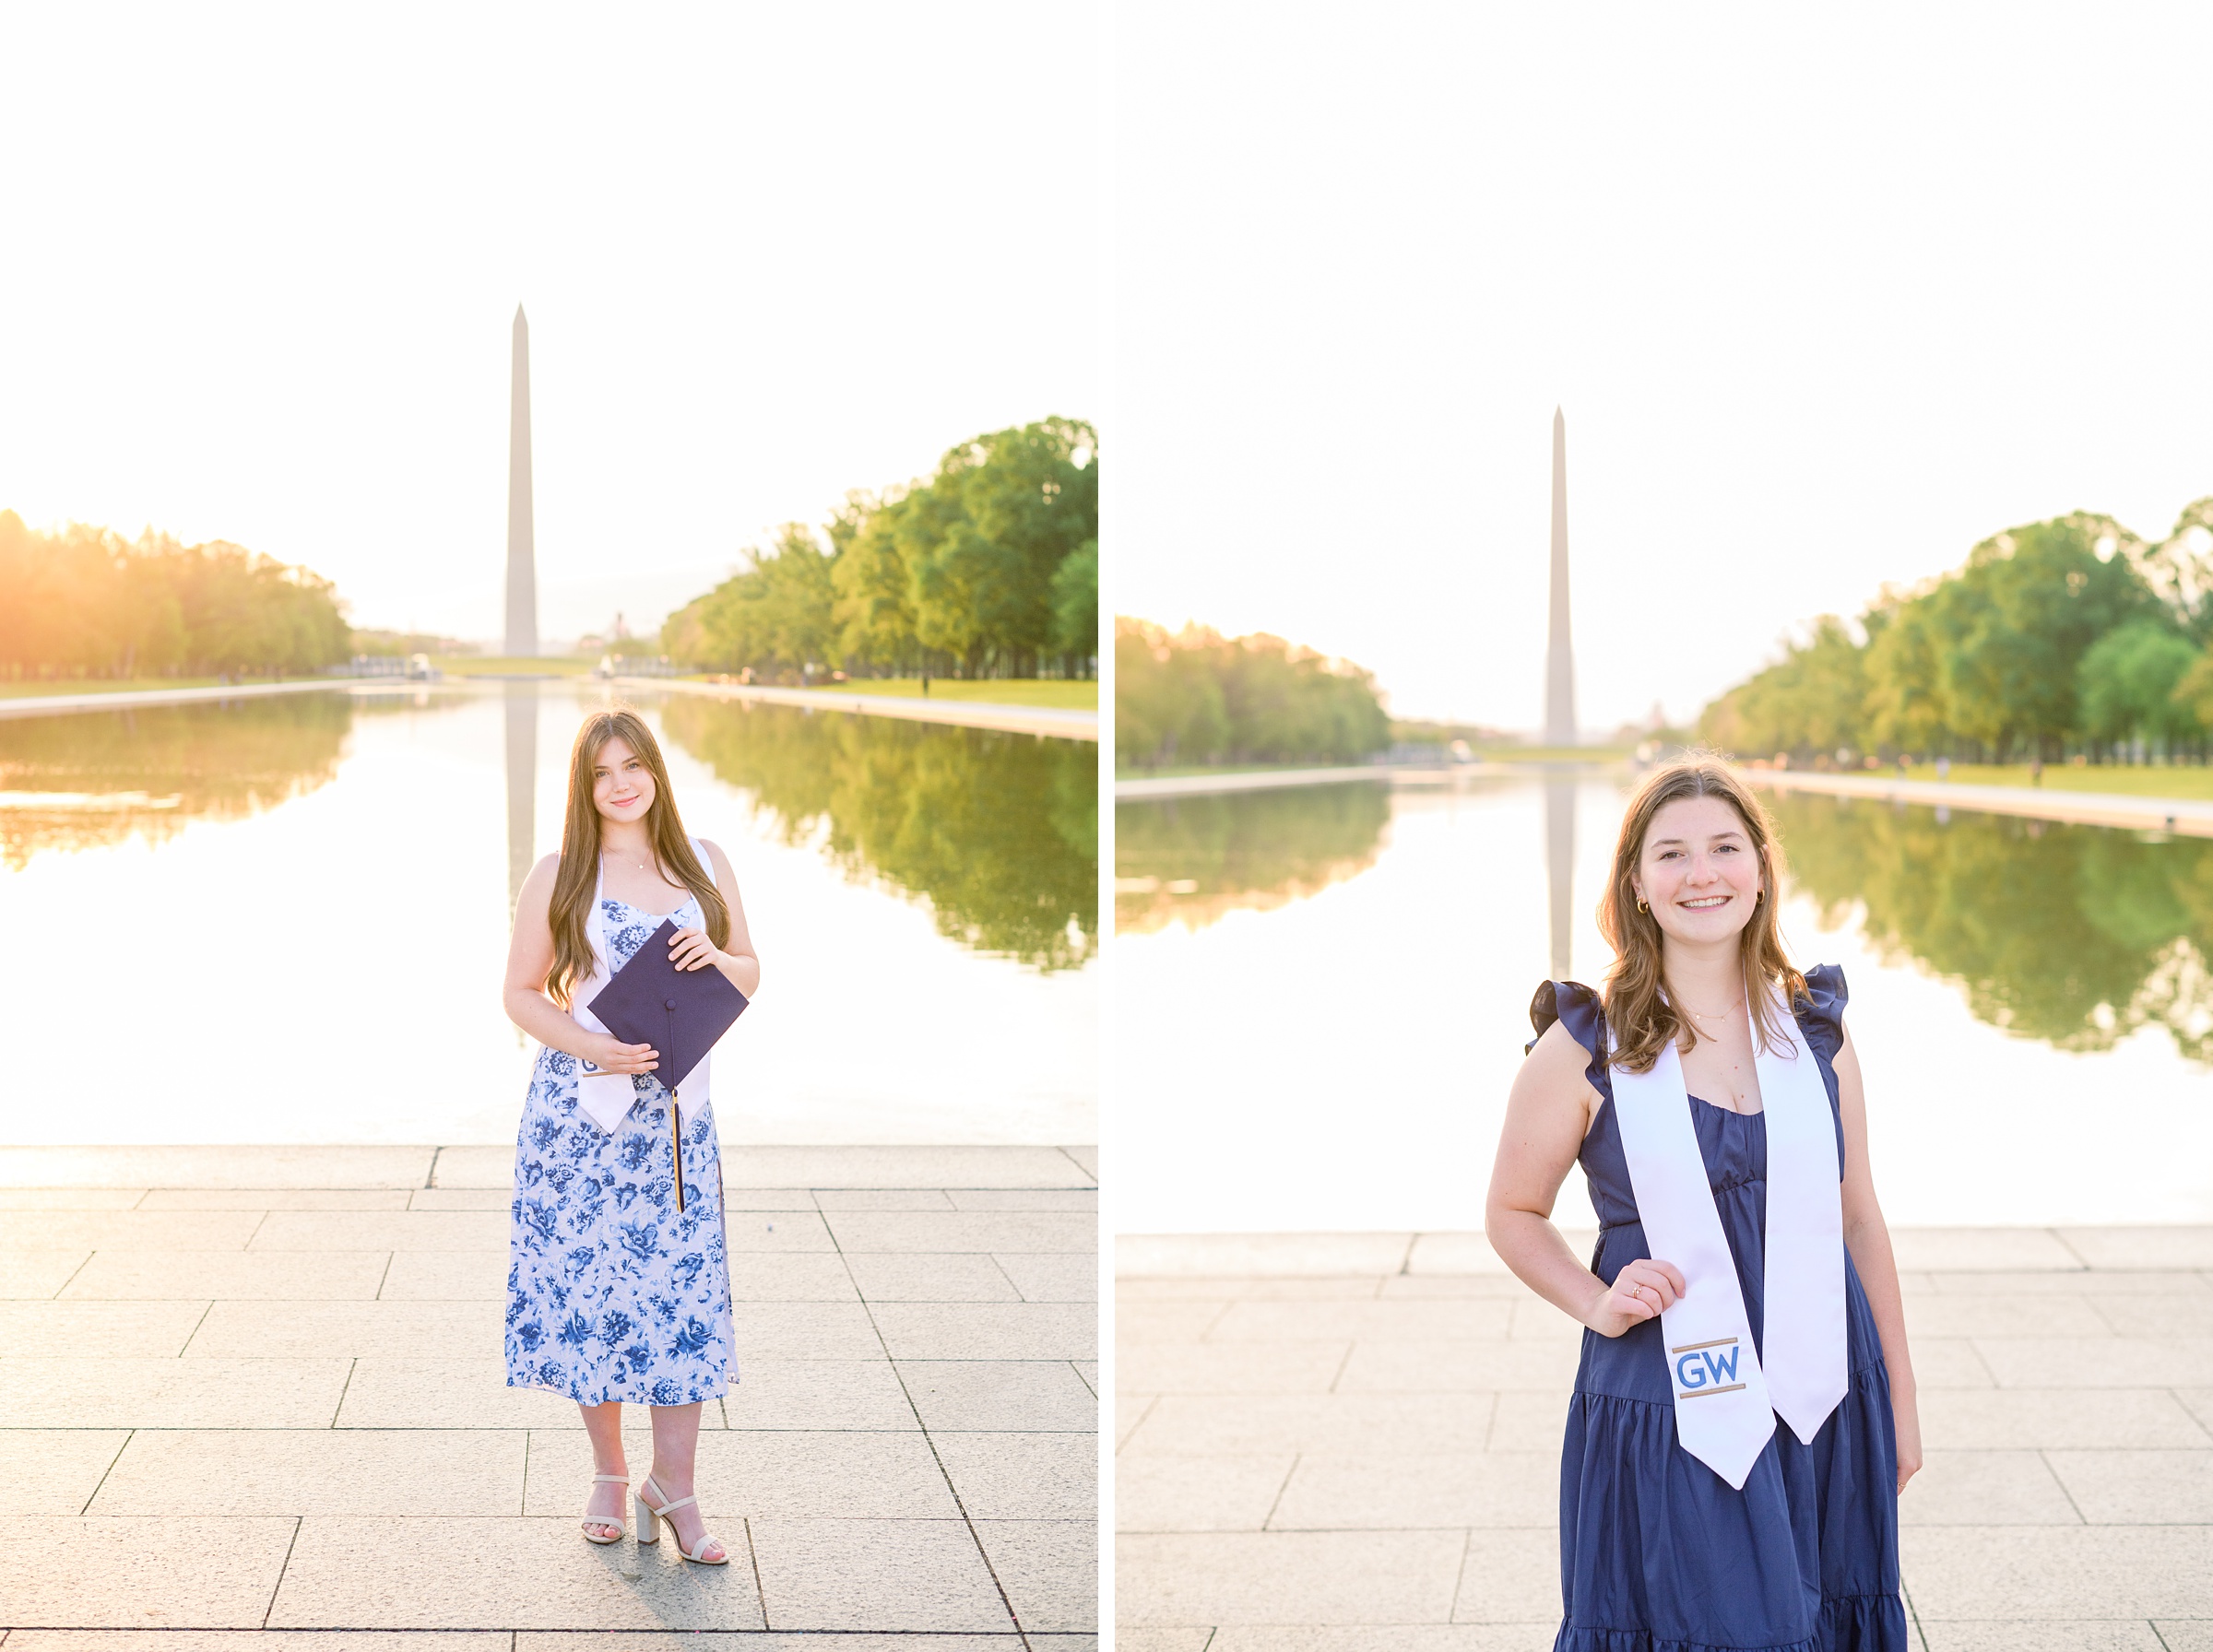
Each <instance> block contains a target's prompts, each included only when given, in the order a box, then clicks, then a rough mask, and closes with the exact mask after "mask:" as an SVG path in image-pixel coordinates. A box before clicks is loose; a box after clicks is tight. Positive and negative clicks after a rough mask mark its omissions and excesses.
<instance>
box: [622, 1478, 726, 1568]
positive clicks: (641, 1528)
mask: <svg viewBox="0 0 2213 1652" xmlns="http://www.w3.org/2000/svg"><path fill="white" fill-rule="evenodd" d="M647 1486H652V1487H653V1489H654V1491H655V1492H656V1493H657V1494H659V1495H660V1496H661V1497H662V1498H663V1499H664V1501H663V1502H662V1504H661V1506H660V1507H658V1508H656V1507H654V1506H653V1504H650V1503H648V1502H646V1501H645V1488H646V1487H647ZM634 1495H635V1496H636V1498H637V1500H638V1541H639V1542H641V1543H657V1542H659V1541H660V1540H661V1525H660V1523H661V1522H662V1521H663V1520H669V1515H670V1514H671V1513H673V1512H674V1511H675V1510H677V1509H680V1508H681V1507H683V1506H684V1504H687V1503H697V1502H698V1501H699V1499H698V1498H697V1497H679V1498H678V1499H677V1500H676V1501H675V1502H674V1503H669V1502H667V1501H665V1499H666V1498H667V1495H668V1493H665V1492H662V1491H661V1488H660V1486H659V1484H658V1483H657V1481H655V1480H654V1478H653V1476H652V1475H650V1474H648V1475H647V1476H646V1477H645V1480H644V1481H643V1482H641V1483H640V1485H639V1486H638V1489H637V1491H636V1493H634ZM675 1529H676V1522H675V1521H673V1520H669V1530H670V1531H674V1530H675ZM716 1541H717V1539H716V1538H714V1537H712V1536H709V1535H706V1534H704V1533H703V1534H702V1535H701V1537H700V1540H699V1547H698V1548H696V1549H687V1548H685V1547H684V1540H683V1539H682V1538H681V1537H679V1538H678V1539H677V1540H676V1552H678V1553H679V1554H680V1555H682V1556H683V1557H684V1558H685V1559H686V1560H688V1561H690V1562H692V1563H693V1564H694V1565H700V1566H727V1565H728V1564H729V1563H730V1555H729V1551H728V1549H725V1550H724V1551H723V1552H722V1556H721V1558H720V1559H718V1560H708V1559H705V1558H704V1556H705V1554H706V1552H707V1545H708V1544H709V1543H712V1542H716Z"/></svg>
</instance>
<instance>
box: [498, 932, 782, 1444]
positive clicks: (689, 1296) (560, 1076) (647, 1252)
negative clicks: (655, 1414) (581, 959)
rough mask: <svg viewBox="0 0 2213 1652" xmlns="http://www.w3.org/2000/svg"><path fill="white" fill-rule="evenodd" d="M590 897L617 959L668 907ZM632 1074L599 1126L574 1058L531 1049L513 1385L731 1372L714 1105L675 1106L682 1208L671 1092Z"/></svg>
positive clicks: (622, 1388)
mask: <svg viewBox="0 0 2213 1652" xmlns="http://www.w3.org/2000/svg"><path fill="white" fill-rule="evenodd" d="M693 905H694V903H692V902H686V903H685V904H684V905H683V906H680V907H679V908H678V909H677V911H678V913H680V914H685V916H684V917H683V918H681V919H680V926H683V925H684V924H696V923H698V922H699V921H700V919H699V916H698V914H697V913H696V912H695V911H693V910H692V908H693ZM600 910H601V912H602V913H603V914H604V915H605V917H606V919H607V925H606V933H607V946H608V963H609V967H610V968H612V969H621V967H622V966H623V965H624V964H626V963H628V962H630V960H631V958H632V956H633V954H635V953H636V951H637V950H638V949H639V948H640V947H642V946H644V945H645V940H646V938H647V937H649V936H650V935H652V934H653V932H654V931H655V930H656V929H657V928H659V927H660V926H661V923H662V921H663V920H662V918H661V917H657V916H655V915H654V914H650V913H645V912H641V911H640V910H639V909H638V908H637V907H634V906H633V905H631V904H630V903H628V902H624V901H610V900H605V899H603V900H602V901H601V902H600ZM631 1084H632V1088H633V1090H634V1091H636V1094H635V1097H634V1099H633V1101H632V1102H631V1105H630V1112H629V1114H628V1115H625V1116H624V1118H623V1119H622V1121H621V1124H619V1125H618V1126H617V1127H615V1128H614V1129H613V1130H611V1131H610V1130H602V1129H601V1128H600V1127H598V1125H597V1124H595V1123H593V1122H592V1119H591V1117H590V1115H587V1114H586V1113H585V1112H584V1111H583V1110H582V1109H581V1108H580V1107H579V1106H578V1105H577V1100H576V1057H575V1056H570V1055H566V1054H564V1053H562V1051H560V1050H553V1049H541V1050H539V1051H538V1064H537V1066H536V1067H535V1068H533V1069H532V1070H531V1075H530V1091H529V1095H528V1097H527V1099H526V1100H525V1102H524V1103H523V1121H522V1127H521V1128H520V1129H519V1130H518V1131H517V1132H516V1135H515V1203H514V1206H513V1213H514V1224H513V1229H512V1236H511V1238H510V1241H509V1247H508V1255H509V1261H508V1267H507V1329H506V1349H507V1386H509V1387H512V1388H550V1389H552V1390H554V1391H555V1392H556V1393H560V1394H565V1395H567V1396H568V1397H569V1398H571V1399H574V1400H575V1401H576V1402H577V1403H578V1404H580V1405H604V1404H605V1403H607V1402H608V1401H609V1400H618V1399H619V1400H626V1401H628V1402H630V1403H632V1404H634V1405H690V1404H692V1402H693V1401H695V1400H703V1399H713V1398H716V1397H717V1396H718V1395H722V1394H725V1393H727V1392H728V1390H729V1385H730V1384H731V1383H733V1382H735V1381H737V1379H738V1374H737V1370H736V1367H735V1365H734V1363H733V1361H732V1357H731V1347H730V1344H731V1336H732V1330H731V1324H730V1288H729V1266H728V1257H726V1256H725V1254H724V1248H723V1216H722V1174H721V1161H722V1152H721V1145H720V1143H719V1142H718V1141H717V1140H716V1134H715V1108H714V1104H713V1103H711V1102H710V1103H708V1104H707V1105H706V1106H704V1107H703V1108H701V1109H700V1111H699V1112H698V1113H697V1114H693V1113H692V1111H691V1110H690V1109H689V1108H685V1109H683V1110H682V1124H683V1133H684V1209H683V1210H682V1212H681V1213H679V1212H678V1210H677V1208H676V1181H675V1166H674V1165H673V1164H672V1163H671V1162H670V1160H671V1157H672V1155H671V1152H670V1150H669V1092H668V1091H667V1090H666V1089H664V1088H663V1087H662V1085H661V1081H660V1080H658V1079H657V1078H656V1077H654V1076H653V1075H652V1074H650V1073H641V1074H638V1075H636V1076H635V1077H633V1079H632V1080H631Z"/></svg>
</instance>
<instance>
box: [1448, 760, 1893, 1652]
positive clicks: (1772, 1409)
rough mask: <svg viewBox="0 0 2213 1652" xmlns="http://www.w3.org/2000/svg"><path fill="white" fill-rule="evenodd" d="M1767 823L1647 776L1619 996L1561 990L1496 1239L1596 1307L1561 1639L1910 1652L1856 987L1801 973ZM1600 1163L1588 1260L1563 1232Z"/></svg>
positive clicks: (1517, 1136) (1691, 764)
mask: <svg viewBox="0 0 2213 1652" xmlns="http://www.w3.org/2000/svg"><path fill="white" fill-rule="evenodd" d="M1781 870H1782V863H1781V849H1780V846H1779V845H1778V844H1776V842H1775V837H1774V832H1773V828H1772V826H1771V824H1770V822H1769V820H1768V817H1767V813H1766V811H1765V810H1764V809H1763V808H1761V807H1760V805H1759V803H1758V801H1757V799H1756V798H1755V797H1754V796H1752V794H1751V793H1750V792H1749V791H1748V790H1747V789H1746V786H1745V785H1744V783H1743V782H1742V781H1740V780H1739V779H1738V778H1737V777H1736V775H1735V774H1734V773H1732V772H1731V771H1730V770H1729V769H1728V768H1727V767H1726V766H1725V765H1723V764H1722V763H1721V762H1720V761H1717V760H1714V759H1712V758H1710V757H1705V756H1698V757H1694V758H1692V759H1691V760H1690V761H1685V762H1680V763H1676V764H1674V765H1672V766H1670V767H1666V768H1663V769H1661V770H1659V771H1657V772H1655V773H1653V774H1651V776H1650V777H1649V778H1647V779H1646V781H1645V782H1644V784H1643V785H1642V786H1641V787H1639V790H1638V792H1637V794H1636V796H1634V797H1633V798H1632V799H1631V801H1630V803H1629V807H1628V810H1627V815H1626V816H1625V817H1624V819H1623V820H1622V826H1621V838H1620V841H1619V843H1618V844H1617V845H1616V846H1615V852H1614V867H1613V872H1612V876H1611V878H1610V879H1609V880H1608V882H1607V886H1606V890H1605V893H1604V897H1603V899H1602V901H1601V903H1600V905H1599V923H1600V926H1601V927H1602V929H1603V930H1604V933H1605V936H1606V939H1607V940H1608V942H1609V943H1610V944H1611V945H1612V946H1613V948H1614V950H1615V954H1616V956H1615V963H1614V967H1613V969H1612V971H1611V972H1610V973H1609V974H1608V975H1607V978H1606V990H1605V995H1604V998H1603V999H1602V998H1601V997H1600V996H1599V995H1598V994H1596V993H1594V992H1592V990H1591V989H1590V988H1589V987H1587V986H1583V985H1579V984H1577V983H1575V982H1572V981H1566V982H1550V981H1548V982H1546V983H1544V985H1542V986H1540V987H1539V988H1538V989H1537V996H1536V1001H1535V1003H1534V1004H1533V1006H1532V1008H1531V1019H1532V1020H1533V1022H1534V1023H1535V1026H1536V1030H1537V1032H1538V1037H1537V1039H1536V1041H1535V1042H1534V1043H1533V1044H1532V1045H1531V1047H1530V1056H1529V1058H1528V1060H1527V1061H1526V1062H1525V1063H1524V1064H1523V1066H1522V1068H1521V1074H1520V1076H1519V1077H1518V1078H1517V1080H1515V1083H1514V1088H1513V1093H1512V1096H1511V1098H1510V1099H1509V1102H1508V1104H1507V1120H1506V1128H1505V1130H1504V1132H1503V1134H1502V1136H1501V1138H1500V1140H1499V1144H1498V1161H1497V1168H1496V1169H1495V1170H1494V1172H1493V1174H1492V1177H1491V1189H1490V1199H1489V1206H1488V1216H1487V1219H1486V1220H1487V1227H1488V1232H1489V1234H1490V1238H1491V1242H1492V1244H1493V1245H1495V1246H1496V1247H1497V1251H1498V1254H1499V1255H1500V1256H1501V1257H1503V1258H1504V1259H1505V1261H1506V1264H1507V1266H1508V1267H1509V1268H1512V1269H1513V1270H1514V1272H1515V1273H1516V1274H1517V1275H1519V1276H1520V1278H1521V1280H1522V1282H1523V1283H1525V1284H1527V1285H1528V1286H1529V1287H1530V1288H1531V1289H1532V1290H1533V1291H1535V1292H1537V1293H1538V1294H1539V1295H1541V1296H1543V1297H1544V1298H1545V1299H1546V1300H1547V1301H1549V1302H1551V1303H1553V1304H1556V1305H1557V1306H1558V1307H1560V1308H1561V1309H1563V1310H1565V1311H1566V1312H1567V1313H1568V1314H1570V1315H1572V1316H1574V1317H1575V1318H1576V1319H1578V1320H1580V1322H1581V1323H1582V1324H1583V1326H1584V1327H1586V1329H1585V1331H1584V1335H1583V1354H1582V1363H1581V1366H1580V1369H1579V1370H1578V1372H1577V1374H1576V1382H1575V1397H1574V1399H1573V1401H1572V1403H1571V1405H1570V1408H1569V1410H1568V1435H1567V1445H1566V1447H1565V1449H1564V1451H1563V1453H1562V1458H1561V1464H1560V1563H1561V1579H1560V1581H1561V1592H1562V1595H1563V1598H1564V1603H1565V1607H1566V1618H1565V1621H1564V1622H1563V1624H1562V1626H1561V1629H1560V1632H1559V1636H1558V1638H1557V1640H1556V1643H1555V1645H1556V1647H1557V1648H1558V1649H1559V1652H1632V1649H1633V1648H1634V1649H1636V1652H1648V1649H1651V1648H1657V1647H1660V1646H1665V1647H1667V1648H1669V1649H1670V1652H1704V1649H1705V1648H1709V1647H1729V1648H1732V1649H1733V1652H1750V1649H1755V1648H1758V1649H1772V1652H1903V1648H1904V1647H1905V1646H1906V1644H1907V1642H1906V1622H1905V1613H1904V1609H1903V1607H1902V1605H1901V1604H1900V1602H1899V1593H1898V1493H1899V1492H1900V1491H1901V1490H1903V1489H1904V1486H1905V1483H1906V1481H1908V1480H1910V1479H1911V1478H1912V1475H1913V1473H1914V1471H1915V1470H1916V1469H1918V1468H1919V1467H1920V1466H1921V1432H1920V1426H1919V1423H1918V1422H1917V1421H1916V1418H1915V1413H1914V1402H1913V1368H1912V1364H1911V1362H1910V1361H1909V1359H1908V1358H1907V1354H1906V1327H1905V1319H1904V1315H1903V1310H1902V1308H1901V1306H1900V1304H1899V1285H1898V1268H1897V1265H1896V1263H1895V1262H1894V1261H1893V1259H1892V1257H1891V1253H1890V1237H1889V1233H1888V1229H1887V1228H1886V1227H1885V1226H1884V1224H1883V1215H1882V1211H1881V1209H1879V1208H1878V1207H1877V1206H1876V1198H1875V1183H1874V1181H1873V1179H1872V1177H1871V1176H1870V1174H1869V1172H1868V1167H1867V1127H1866V1115H1865V1110H1864V1100H1863V1096H1862V1092H1861V1087H1860V1069H1859V1062H1858V1058H1857V1057H1856V1056H1854V1055H1853V1053H1852V1039H1851V1036H1850V1034H1849V1033H1847V1032H1846V1031H1845V1029H1844V1019H1843V1017H1844V1001H1845V990H1844V977H1843V974H1842V973H1841V972H1840V971H1839V970H1837V969H1835V968H1833V967H1823V968H1819V969H1815V970H1812V971H1809V972H1808V973H1805V974H1801V973H1798V971H1796V970H1795V969H1793V967H1792V966H1791V963H1790V961H1789V959H1788V958H1787V957H1786V956H1785V954H1784V952H1783V950H1782V941H1781V935H1780V933H1779V930H1778V927H1777V924H1776V916H1775V903H1776V888H1777V880H1778V878H1779V876H1780V874H1781ZM1579 1160H1580V1162H1581V1163H1582V1166H1583V1173H1584V1174H1585V1175H1586V1176H1587V1177H1588V1178H1589V1181H1590V1187H1591V1198H1592V1204H1593V1205H1594V1206H1595V1207H1596V1209H1597V1211H1598V1218H1599V1222H1600V1224H1601V1225H1600V1229H1599V1239H1598V1247H1597V1250H1596V1253H1595V1254H1594V1256H1593V1257H1592V1265H1591V1267H1589V1268H1585V1267H1584V1266H1583V1265H1582V1264H1581V1263H1580V1261H1578V1260H1577V1259H1576V1257H1574V1256H1573V1255H1572V1254H1570V1253H1569V1251H1568V1245H1567V1243H1566V1241H1565V1240H1563V1239H1562V1238H1561V1236H1560V1233H1559V1230H1558V1229H1557V1228H1556V1227H1554V1226H1553V1224H1552V1221H1551V1217H1552V1208H1553V1200H1554V1198H1555V1196H1556V1195H1557V1193H1558V1192H1559V1188H1560V1184H1561V1182H1562V1181H1563V1179H1565V1177H1566V1176H1567V1174H1568V1166H1569V1165H1571V1164H1573V1163H1575V1162H1578V1161H1579Z"/></svg>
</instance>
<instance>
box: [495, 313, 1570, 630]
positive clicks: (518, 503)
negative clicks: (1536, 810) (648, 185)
mask: <svg viewBox="0 0 2213 1652" xmlns="http://www.w3.org/2000/svg"><path fill="white" fill-rule="evenodd" d="M507 419H508V422H507V643H506V647H505V648H504V650H503V652H504V653H505V654H506V655H507V656H508V657H509V658H510V659H528V658H531V657H532V656H533V655H536V654H537V653H538V546H537V540H536V537H534V535H533V534H532V531H531V524H530V323H529V321H528V320H527V318H526V317H525V316H524V314H523V307H522V306H521V305H520V304H517V305H516V306H515V379H514V387H513V396H512V400H511V402H510V405H509V408H508V415H507ZM1556 508H1557V507H1556ZM1559 532H1560V530H1559V529H1558V528H1557V527H1555V528H1554V529H1553V542H1554V544H1555V545H1558V544H1559V543H1560V539H1559ZM1566 554H1567V553H1566V552H1565V551H1561V550H1557V549H1556V550H1555V551H1554V552H1553V555H1554V557H1555V559H1557V558H1559V557H1562V556H1564V555H1566ZM1565 577H1566V576H1565V575H1564V574H1560V573H1557V572H1556V573H1555V574H1554V576H1553V579H1554V586H1555V596H1554V597H1553V601H1554V602H1555V603H1556V604H1557V603H1558V602H1560V601H1561V600H1562V598H1561V597H1560V596H1558V595H1557V592H1558V590H1559V589H1560V588H1561V587H1560V585H1559V581H1560V580H1562V579H1563V578H1565Z"/></svg>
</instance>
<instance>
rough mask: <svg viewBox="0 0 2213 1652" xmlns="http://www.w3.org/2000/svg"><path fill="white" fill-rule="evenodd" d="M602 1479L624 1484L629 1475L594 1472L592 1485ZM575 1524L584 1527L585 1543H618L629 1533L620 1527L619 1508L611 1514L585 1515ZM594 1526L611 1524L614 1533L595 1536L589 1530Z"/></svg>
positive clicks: (620, 1513)
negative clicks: (604, 1536) (606, 1536)
mask: <svg viewBox="0 0 2213 1652" xmlns="http://www.w3.org/2000/svg"><path fill="white" fill-rule="evenodd" d="M600 1481H612V1482H613V1483H614V1484H616V1485H619V1486H626V1485H628V1484H629V1483H630V1476H629V1475H627V1474H595V1475H593V1476H592V1483H593V1484H594V1485H598V1484H599V1483H600ZM577 1524H578V1525H580V1526H582V1527H583V1528H585V1533H584V1540H585V1541H586V1542H587V1543H620V1542H621V1540H623V1539H624V1538H625V1537H627V1536H628V1535H629V1534H628V1533H627V1532H625V1531H624V1530H623V1529H622V1511H621V1509H617V1510H616V1511H615V1512H614V1513H613V1514H611V1515H586V1516H585V1517H584V1518H583V1519H582V1520H580V1521H578V1522H577ZM595 1526H611V1527H613V1528H615V1535H614V1536H613V1537H611V1538H596V1537H594V1536H593V1535H592V1532H591V1528H593V1527H595Z"/></svg>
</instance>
